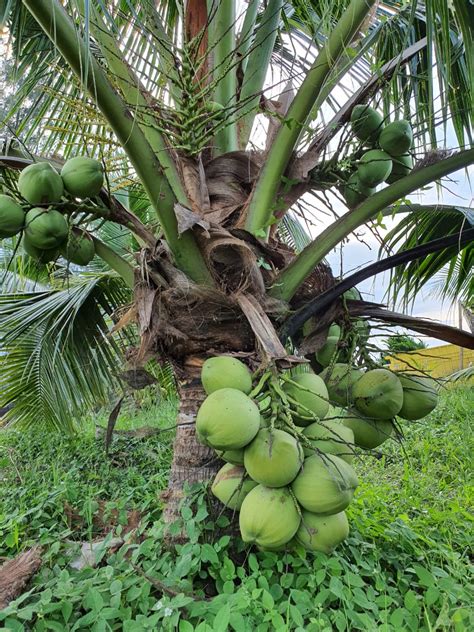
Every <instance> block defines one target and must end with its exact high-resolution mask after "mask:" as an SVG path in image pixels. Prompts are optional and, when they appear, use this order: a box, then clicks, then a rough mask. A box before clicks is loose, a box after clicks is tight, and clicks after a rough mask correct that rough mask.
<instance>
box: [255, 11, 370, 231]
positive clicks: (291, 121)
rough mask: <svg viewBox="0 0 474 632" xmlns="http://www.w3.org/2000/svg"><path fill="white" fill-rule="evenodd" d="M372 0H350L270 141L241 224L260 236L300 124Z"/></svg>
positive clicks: (361, 21)
mask: <svg viewBox="0 0 474 632" xmlns="http://www.w3.org/2000/svg"><path fill="white" fill-rule="evenodd" d="M374 4H375V0H352V2H351V4H350V5H349V7H348V8H347V9H346V11H345V12H344V14H343V15H342V17H341V19H340V21H339V22H338V24H337V25H336V26H335V28H334V30H333V31H332V33H331V35H330V36H329V38H328V41H327V43H326V44H325V46H324V48H323V49H322V50H321V52H320V53H319V55H318V56H317V57H316V60H315V62H314V64H313V65H312V67H311V69H310V71H309V72H308V74H307V76H306V78H305V80H304V81H303V83H302V85H301V86H300V88H299V90H298V92H297V93H296V96H295V98H294V99H293V102H292V104H291V105H290V108H289V110H288V113H287V115H286V118H285V121H284V124H282V125H281V126H280V129H279V130H278V133H277V135H276V137H275V140H274V141H273V143H272V146H271V148H270V151H269V153H268V156H267V159H266V161H265V166H264V167H263V169H262V171H261V173H260V176H259V178H258V180H257V183H256V185H255V189H254V191H253V194H252V197H251V199H250V203H249V206H248V209H247V216H246V220H245V228H246V230H248V231H249V232H250V233H252V234H254V235H256V236H263V235H265V234H266V232H267V228H268V226H269V225H270V223H271V220H272V217H273V215H274V212H275V211H276V210H277V209H276V205H275V198H276V196H277V192H278V189H279V187H280V185H281V183H282V177H283V175H284V172H285V169H286V168H287V166H288V163H289V161H290V159H291V156H292V154H293V151H294V149H295V147H296V144H297V142H298V139H299V137H300V135H301V133H302V131H303V128H304V124H305V122H306V120H307V118H308V116H309V115H310V114H311V111H312V109H313V106H314V104H315V103H316V101H317V99H318V97H319V95H320V93H321V89H322V88H323V85H324V83H325V81H326V79H327V78H328V77H329V74H330V72H331V70H332V69H333V68H334V66H335V64H336V63H337V60H338V59H339V58H340V56H341V55H342V53H343V52H344V50H345V48H346V46H347V45H349V44H350V42H351V41H352V39H353V37H354V35H355V34H356V33H357V32H358V30H359V28H360V26H361V25H362V24H363V22H364V20H365V18H366V17H367V15H368V13H369V12H370V10H371V8H372V6H373V5H374Z"/></svg>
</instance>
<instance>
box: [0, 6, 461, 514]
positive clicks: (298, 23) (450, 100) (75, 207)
mask: <svg viewBox="0 0 474 632" xmlns="http://www.w3.org/2000/svg"><path fill="white" fill-rule="evenodd" d="M3 20H4V21H6V23H7V25H8V28H9V32H10V33H11V36H12V54H13V57H14V59H15V63H16V68H17V70H18V74H19V76H21V78H22V82H21V85H20V88H19V90H18V93H17V94H16V100H15V104H14V106H13V107H12V108H11V110H10V113H9V115H8V116H7V122H8V121H10V122H11V121H12V120H13V117H14V115H15V112H18V110H19V108H21V107H23V106H24V105H25V104H26V103H27V104H28V114H26V115H25V116H23V117H22V118H21V120H19V121H18V122H17V125H16V128H15V133H16V135H17V136H18V137H19V139H20V141H21V143H22V146H23V151H24V156H23V158H22V157H18V156H11V155H10V156H4V157H2V158H1V159H0V160H1V164H2V165H3V167H4V171H3V181H2V187H3V189H4V190H7V191H9V192H10V193H11V194H12V195H14V196H16V197H18V192H17V185H16V173H15V172H16V171H18V170H20V169H22V168H24V166H25V165H27V164H29V163H30V162H31V161H37V160H44V159H47V160H49V161H50V162H51V163H52V164H53V165H55V166H58V167H60V166H61V164H62V163H63V161H64V159H67V158H68V157H70V156H73V155H77V154H87V155H89V156H95V157H97V158H99V159H100V160H101V161H102V162H103V164H104V165H105V166H106V173H107V185H106V187H105V189H104V190H103V191H102V192H101V194H100V195H99V196H97V197H94V198H93V199H90V200H85V201H83V202H81V203H79V202H77V201H71V200H68V201H66V202H64V204H63V203H61V205H59V208H60V210H61V211H62V212H63V213H65V214H66V215H67V217H68V218H69V221H70V222H71V223H73V224H76V225H81V226H82V227H83V228H86V229H87V230H88V231H90V232H91V233H93V235H94V246H95V252H96V254H97V259H96V262H94V263H93V265H92V266H90V267H89V268H87V269H86V270H83V271H77V270H76V269H75V268H74V267H73V266H67V265H65V264H64V262H63V261H61V260H60V261H59V263H56V264H53V265H50V266H48V267H46V268H41V269H40V272H39V273H38V272H37V270H38V267H37V266H34V269H33V267H31V265H30V264H31V261H30V260H29V259H28V257H27V256H25V254H24V253H23V252H22V248H21V245H19V240H18V239H13V240H12V241H11V242H10V243H9V244H8V245H7V250H8V249H9V253H8V254H7V256H6V257H4V260H5V265H6V267H7V268H8V270H9V272H10V274H11V273H12V272H13V281H12V283H13V286H14V287H13V289H14V290H16V291H15V292H14V293H9V294H5V295H3V296H2V297H1V312H0V327H1V331H2V341H1V344H2V345H3V347H4V348H5V349H6V351H7V353H8V358H9V362H8V363H7V364H6V365H4V366H3V373H2V384H3V386H4V389H3V392H2V397H3V399H4V400H5V402H6V403H9V402H15V407H14V409H13V411H12V413H11V415H10V414H9V418H13V417H15V418H16V419H18V420H23V421H27V420H29V421H30V422H31V421H33V417H35V416H36V415H37V413H36V412H33V411H34V410H35V409H34V405H33V404H36V399H35V397H33V396H32V395H31V391H33V392H34V393H35V394H36V397H37V394H38V393H39V394H40V398H41V401H42V402H43V403H42V406H43V408H42V410H43V414H44V415H46V416H50V418H54V419H55V420H56V422H57V425H63V426H64V424H66V423H67V419H68V417H69V418H70V417H71V416H72V415H73V414H77V412H78V411H80V410H81V406H83V405H84V403H86V402H87V401H90V400H91V398H92V397H93V394H94V393H95V392H98V393H103V391H104V384H110V382H111V381H112V379H113V378H114V376H115V375H116V366H117V356H116V355H114V353H113V352H112V351H111V345H113V342H111V338H110V336H109V335H108V334H109V331H110V328H111V325H112V322H115V326H114V331H116V332H119V331H120V332H125V331H126V330H127V326H129V325H130V323H132V322H133V323H135V327H136V332H137V334H138V336H139V341H136V342H137V343H136V344H135V345H133V344H132V345H131V346H130V349H129V350H128V352H127V362H128V363H129V366H133V367H137V366H142V365H143V364H144V363H146V362H147V361H149V360H150V358H153V359H156V360H158V361H166V362H168V361H169V362H171V363H172V364H173V366H174V368H175V371H176V373H177V375H178V377H179V379H180V395H181V407H180V416H179V420H178V429H177V435H176V441H175V458H174V463H173V468H172V473H171V479H170V494H169V499H168V500H169V507H170V515H172V514H173V511H174V510H175V508H176V506H177V502H178V500H179V498H180V497H181V493H182V486H183V483H184V482H194V481H202V480H206V479H207V478H209V476H210V475H211V473H212V472H213V471H214V462H213V457H212V455H211V452H210V450H208V449H207V448H205V447H204V446H202V445H200V444H199V443H198V442H197V441H196V439H195V435H194V427H193V419H194V414H195V412H196V409H197V407H198V405H199V403H200V402H201V401H202V397H203V395H202V391H201V388H200V386H199V385H198V383H197V381H196V378H197V376H198V372H199V367H200V366H201V363H202V359H203V358H204V357H206V356H207V355H212V354H216V353H232V354H236V355H238V356H239V357H243V358H245V359H246V361H247V362H248V364H249V365H250V366H251V367H252V368H255V369H258V368H259V367H269V366H270V367H273V366H277V365H280V366H281V365H282V364H283V365H285V363H286V365H288V362H289V360H288V356H287V351H286V349H285V347H284V344H286V343H287V342H288V337H291V338H293V344H299V343H300V342H301V334H300V333H298V331H299V329H300V328H295V327H296V326H295V322H296V321H295V318H296V319H298V318H299V319H300V320H301V319H302V318H303V316H304V320H307V319H308V318H309V317H310V316H311V315H312V314H318V326H317V329H316V331H315V332H313V334H315V335H313V336H312V339H311V340H310V341H309V342H308V341H307V342H306V343H305V345H301V349H303V350H304V353H306V354H312V352H314V351H315V350H316V349H317V348H318V345H321V344H322V343H323V341H324V336H323V334H324V332H325V331H327V329H328V326H329V324H330V323H331V322H332V321H333V320H339V321H341V322H343V321H344V320H347V318H348V315H349V321H350V316H356V315H357V316H364V315H365V316H370V317H372V318H378V319H381V320H383V321H390V322H395V323H397V324H402V325H406V326H408V327H410V328H412V329H414V330H416V331H420V332H422V333H429V334H431V335H438V336H440V337H444V338H445V339H446V340H449V341H452V342H457V343H459V344H466V345H472V336H469V335H468V334H463V333H461V332H458V331H457V330H455V329H453V328H449V327H446V326H437V325H435V324H433V323H426V322H420V321H417V320H416V319H413V318H411V317H405V316H403V315H401V314H395V313H394V312H388V311H386V310H383V309H382V308H381V307H380V306H373V305H368V304H367V303H365V302H363V301H352V302H350V301H345V300H344V301H341V300H340V296H341V295H342V294H343V293H344V291H345V290H346V289H347V286H348V283H351V285H349V287H351V286H352V285H353V284H354V279H352V280H351V281H348V280H347V279H345V280H344V279H343V280H342V281H341V282H339V283H337V284H334V279H333V277H332V274H331V272H330V270H329V269H328V268H327V266H326V265H325V264H324V258H325V256H326V255H327V254H328V253H329V252H330V251H331V250H332V249H333V248H334V247H335V246H336V245H338V244H340V243H342V242H344V240H345V239H346V238H347V237H348V235H350V234H351V233H352V232H353V231H355V230H356V229H358V228H359V227H361V226H364V225H366V224H368V225H372V224H371V223H372V222H373V221H374V220H376V219H377V218H379V217H381V215H383V213H387V212H393V209H391V210H389V211H387V207H390V206H391V205H396V211H397V212H398V206H399V205H400V203H401V201H404V202H406V201H407V198H408V196H409V195H410V194H411V193H412V192H414V191H417V190H419V189H421V188H423V187H425V186H427V185H430V184H431V183H433V182H435V181H439V180H440V179H441V178H443V177H445V176H448V175H449V174H452V173H454V172H456V171H458V170H460V169H463V168H465V167H467V166H468V165H470V164H472V163H473V161H474V149H469V148H468V147H469V144H470V143H471V141H472V139H471V130H472V120H473V109H472V103H473V101H472V87H473V81H472V78H473V76H474V73H473V59H474V55H473V54H472V53H473V44H472V42H473V38H472V33H471V28H472V25H471V23H470V21H469V15H468V13H467V11H466V10H465V8H464V3H462V2H453V3H452V4H450V6H449V8H448V7H446V5H445V3H444V2H430V3H428V4H426V5H425V4H424V3H421V2H413V3H410V4H409V5H405V4H404V3H397V2H389V3H383V4H382V3H378V2H375V0H352V2H347V1H344V2H338V3H333V2H331V3H326V2H320V3H313V4H312V5H311V7H310V6H309V5H308V4H307V3H306V2H300V1H299V0H295V1H293V2H290V3H283V2H280V1H276V2H270V3H261V2H259V1H258V0H257V1H254V0H251V1H250V2H249V3H248V4H247V3H240V2H236V1H234V0H221V1H220V2H212V1H211V2H205V1H204V0H190V1H189V2H187V3H186V4H185V5H183V4H182V3H177V2H158V3H155V2H152V1H151V0H141V1H138V0H135V1H133V2H132V1H127V2H125V3H123V2H120V3H117V2H106V3H104V2H93V1H89V0H86V1H85V2H76V1H75V0H66V1H64V2H59V1H58V0H23V2H18V1H17V2H11V3H7V5H6V12H5V15H4V16H3ZM434 60H439V61H441V60H442V63H443V69H442V71H438V70H437V67H436V64H434V63H433V62H434ZM266 80H268V81H270V83H271V85H268V84H267V85H266V84H265V81H266ZM33 91H35V92H33ZM33 94H35V95H36V94H38V96H37V97H36V98H35V99H31V97H32V95H33ZM347 95H349V97H348V98H347ZM341 102H343V103H342V105H341ZM367 102H370V103H371V104H373V105H375V106H376V107H378V108H379V109H380V110H383V113H384V117H385V118H386V119H389V118H392V119H393V118H401V117H402V116H403V117H405V118H408V119H410V121H411V123H412V125H413V126H414V129H415V146H414V148H413V153H414V155H415V158H417V164H416V168H415V169H413V171H412V172H411V173H409V174H408V175H406V176H405V177H402V178H401V179H399V180H398V181H396V182H394V183H393V184H390V185H389V186H387V187H385V188H383V189H381V190H380V191H378V192H376V193H374V194H373V195H370V196H369V197H368V198H367V199H365V200H363V201H361V203H360V204H358V205H357V206H355V208H352V209H350V210H347V212H345V213H344V214H342V215H341V216H340V217H339V216H338V213H337V207H338V203H336V200H339V205H340V201H341V191H343V190H344V186H345V183H346V182H347V180H348V178H349V177H350V175H351V174H352V172H353V169H354V166H356V165H357V163H358V161H359V159H360V157H361V155H362V148H361V144H360V142H358V141H357V140H356V139H355V138H354V136H353V134H352V133H351V131H350V129H349V127H348V126H347V125H346V124H347V123H348V121H349V119H350V116H351V113H352V111H353V109H354V107H355V106H356V105H358V104H363V103H367ZM328 119H329V121H328ZM448 121H451V123H452V129H453V130H454V134H455V137H456V140H455V141H454V142H456V143H457V144H458V145H459V147H458V148H457V150H456V151H454V152H453V153H452V154H450V153H449V152H444V153H443V152H439V151H434V152H431V153H430V157H429V158H426V157H425V156H424V154H425V147H426V146H428V147H431V148H432V149H433V150H437V148H438V143H439V138H438V134H437V130H438V128H439V126H440V125H441V126H445V125H447V123H448ZM252 130H253V131H252ZM35 139H36V140H35ZM34 140H35V142H34V143H33V141H34ZM324 207H326V209H328V210H329V211H331V212H334V213H335V214H336V216H337V218H336V219H335V221H333V222H332V223H330V224H329V225H328V226H327V228H325V230H324V231H322V232H321V233H320V234H319V235H318V237H317V238H316V239H314V240H313V241H310V242H309V243H307V244H306V245H305V247H304V248H303V249H302V250H301V252H300V253H298V254H297V253H296V252H295V249H292V248H289V247H288V245H286V244H285V241H284V238H283V237H284V235H285V234H288V230H289V227H290V230H291V220H289V219H288V218H289V217H291V215H289V212H290V209H293V211H295V212H297V213H300V214H301V213H302V209H303V211H304V210H305V209H306V212H305V213H303V214H304V215H305V217H306V219H309V218H310V216H311V213H316V214H318V213H321V212H322V209H324ZM405 207H406V208H405V209H404V210H406V211H407V212H408V216H409V217H412V216H413V217H417V216H416V214H415V213H412V212H411V204H410V202H409V200H408V202H407V204H405ZM308 209H309V212H308ZM422 211H423V212H425V213H426V212H427V211H428V209H422ZM435 215H436V216H437V212H436V213H435ZM430 217H431V216H430ZM404 230H406V229H404ZM294 235H295V233H294V231H293V237H294ZM423 241H425V242H426V243H421V245H423V247H424V248H425V249H424V250H423V251H422V252H423V256H424V257H426V256H428V255H429V254H430V253H442V255H441V256H443V257H445V259H446V257H447V258H448V259H447V260H448V261H449V260H450V259H451V258H452V257H453V256H454V255H457V254H458V253H459V252H462V253H468V254H467V255H466V254H463V257H465V258H466V257H467V258H468V259H469V257H472V229H470V228H466V226H464V225H463V226H462V227H461V229H460V230H458V229H457V228H455V229H454V230H453V232H452V233H451V234H450V235H449V236H448V238H445V239H441V240H439V239H438V240H436V239H434V238H433V237H432V236H429V233H428V236H427V237H426V238H425V239H423V238H422V240H421V242H423ZM419 245H420V244H419ZM417 247H418V246H413V247H412V248H410V249H408V250H404V252H403V253H400V256H399V257H398V258H395V259H389V258H387V259H385V260H384V265H385V266H388V267H393V266H402V265H403V266H404V265H406V263H407V262H409V261H411V260H413V259H414V258H415V259H419V258H420V256H421V254H420V251H419V250H417ZM378 270H379V268H377V270H375V271H374V270H373V269H370V270H368V271H367V270H366V271H365V273H366V274H371V273H375V272H376V271H378ZM18 273H21V275H20V276H23V277H24V276H26V277H28V276H29V277H30V280H32V281H33V282H34V283H35V282H36V283H37V281H38V279H43V286H42V287H41V289H38V285H34V287H33V289H27V290H22V291H20V292H19V291H18V283H19V282H18V277H19V274H18ZM38 274H40V275H41V276H40V277H38V276H37V275H38ZM359 274H363V272H362V271H361V273H359ZM427 276H428V277H429V274H428V275H426V274H425V275H424V276H423V280H425V279H426V278H427ZM420 278H421V277H420ZM328 302H329V307H330V308H329V307H328ZM308 305H311V307H310V309H309V311H308V309H307V308H308ZM323 305H324V308H323ZM124 306H126V307H125V308H124ZM119 308H121V311H119V312H118V311H117V310H118V309H119ZM301 310H304V312H301ZM295 312H296V316H295ZM290 319H293V321H292V323H293V324H292V326H291V327H290V325H289V320H290ZM132 329H133V327H132ZM290 332H292V333H290ZM318 334H319V335H318ZM10 360H11V361H10ZM5 366H7V367H8V368H7V369H5ZM35 384H36V386H35ZM58 392H60V393H61V398H60V399H61V400H63V402H62V404H61V408H62V410H61V411H60V412H58V411H57V410H56V411H54V410H53V407H54V404H53V403H54V402H55V398H56V397H57V393H58ZM78 393H79V394H78ZM53 394H54V395H53Z"/></svg>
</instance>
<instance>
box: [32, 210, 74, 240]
mask: <svg viewBox="0 0 474 632" xmlns="http://www.w3.org/2000/svg"><path fill="white" fill-rule="evenodd" d="M68 232H69V229H68V225H67V221H66V220H65V218H64V216H63V215H61V213H59V211H55V210H54V209H44V208H32V209H31V211H28V213H27V214H26V219H25V234H26V236H27V237H28V241H29V242H30V243H31V244H32V245H33V246H35V247H36V248H39V249H40V250H50V249H51V248H57V247H58V246H60V245H61V243H62V242H63V241H64V240H65V239H66V237H67V236H68Z"/></svg>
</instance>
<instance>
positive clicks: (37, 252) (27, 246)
mask: <svg viewBox="0 0 474 632" xmlns="http://www.w3.org/2000/svg"><path fill="white" fill-rule="evenodd" d="M22 244H23V250H24V251H25V252H26V254H27V255H28V256H29V257H31V258H32V259H34V260H35V261H37V262H38V263H50V262H51V261H56V259H57V258H58V257H59V250H58V249H57V248H50V249H49V250H41V249H40V248H36V246H33V244H32V243H31V242H30V240H29V239H28V237H27V236H26V235H25V236H24V237H23V241H22Z"/></svg>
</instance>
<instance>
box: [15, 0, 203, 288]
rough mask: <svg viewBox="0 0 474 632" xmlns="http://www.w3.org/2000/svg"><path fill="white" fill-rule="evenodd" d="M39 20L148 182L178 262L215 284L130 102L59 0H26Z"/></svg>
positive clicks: (200, 280) (200, 279) (196, 278)
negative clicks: (181, 226)
mask: <svg viewBox="0 0 474 632" xmlns="http://www.w3.org/2000/svg"><path fill="white" fill-rule="evenodd" d="M23 4H24V5H25V6H26V8H27V9H28V10H29V11H30V13H31V14H32V15H33V17H34V18H35V19H36V21H37V22H38V24H39V25H40V26H41V28H42V29H43V30H44V32H45V33H46V34H47V35H48V37H49V38H50V39H51V40H52V41H53V42H54V44H55V46H56V48H57V49H58V50H59V52H60V53H61V55H62V56H63V57H64V59H65V60H66V61H67V63H68V64H69V66H70V67H71V69H72V70H73V72H74V73H75V74H76V75H77V76H78V77H79V78H81V79H82V80H83V81H84V82H85V84H86V86H87V89H88V91H89V93H90V95H91V97H92V98H93V99H94V101H95V102H96V103H97V105H98V107H99V108H100V110H101V112H102V113H103V115H104V116H105V118H106V119H107V122H108V123H109V125H110V127H111V128H112V130H113V131H114V133H115V135H116V136H117V138H118V140H119V141H120V143H121V144H122V147H123V149H124V151H125V152H126V153H127V156H128V157H129V159H130V162H131V163H132V165H133V167H134V168H135V170H136V172H137V175H138V177H139V178H140V180H141V181H142V183H143V186H144V187H145V189H146V192H147V194H148V196H149V198H150V202H151V203H152V205H153V207H154V208H155V210H156V213H157V215H158V218H159V221H160V223H161V226H162V228H163V232H164V235H165V238H166V240H167V242H168V245H169V247H170V250H171V252H172V253H173V255H174V257H175V260H176V263H177V265H178V267H179V268H180V269H181V270H183V271H184V272H185V273H186V274H188V275H189V276H190V278H192V279H193V280H194V281H196V282H197V283H202V284H212V277H211V274H210V272H209V270H208V268H207V266H206V264H205V262H204V259H203V257H202V255H201V253H200V251H199V249H198V247H197V244H196V242H195V240H194V236H193V235H192V233H190V232H186V233H183V235H181V236H179V234H178V225H177V221H176V216H175V214H174V203H175V197H174V195H173V191H172V190H171V188H170V186H169V184H168V182H167V180H166V178H165V177H164V176H163V171H162V169H161V166H160V164H159V162H158V159H157V157H156V156H155V153H154V151H153V149H152V148H151V146H150V144H149V143H148V142H147V140H146V138H145V137H144V135H143V133H142V132H141V130H140V128H139V127H138V125H137V124H136V121H135V120H134V119H133V117H132V115H131V113H130V112H129V111H128V109H127V106H126V104H125V103H124V102H123V100H122V99H121V98H120V96H119V95H118V94H117V92H116V91H115V90H114V88H113V86H112V85H111V84H110V82H109V80H108V79H107V77H106V76H105V74H104V73H103V71H102V69H101V67H100V66H99V64H98V63H97V61H96V60H95V59H94V58H93V57H92V55H91V53H90V51H89V50H88V48H87V46H86V45H85V43H84V41H83V40H82V38H80V36H79V34H78V32H77V31H76V28H75V26H74V24H73V22H72V21H71V19H70V18H69V16H68V15H67V13H66V12H65V10H64V9H63V8H62V6H61V5H60V4H59V3H58V1H57V0H23Z"/></svg>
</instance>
